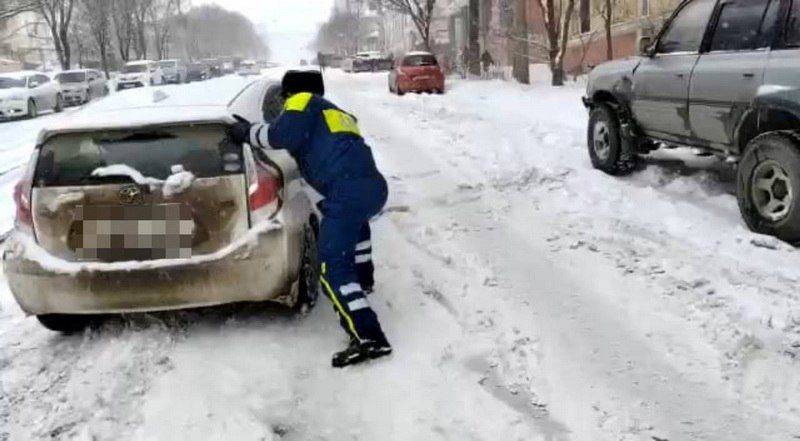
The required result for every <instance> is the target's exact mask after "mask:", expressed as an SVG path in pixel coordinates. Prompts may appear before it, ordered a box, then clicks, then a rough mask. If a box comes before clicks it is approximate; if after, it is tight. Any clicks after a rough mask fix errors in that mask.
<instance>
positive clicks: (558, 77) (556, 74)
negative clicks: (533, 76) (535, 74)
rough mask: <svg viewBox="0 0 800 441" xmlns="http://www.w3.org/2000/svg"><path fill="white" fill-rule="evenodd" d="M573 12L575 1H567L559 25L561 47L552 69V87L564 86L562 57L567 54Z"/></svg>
mask: <svg viewBox="0 0 800 441" xmlns="http://www.w3.org/2000/svg"><path fill="white" fill-rule="evenodd" d="M574 10H575V0H567V9H566V10H565V11H564V15H563V17H564V21H563V24H562V25H561V45H560V46H561V47H560V48H559V49H560V50H559V52H558V56H557V57H556V63H555V67H554V69H553V86H563V85H564V57H565V56H566V54H567V43H568V42H569V25H570V23H571V22H572V12H573V11H574Z"/></svg>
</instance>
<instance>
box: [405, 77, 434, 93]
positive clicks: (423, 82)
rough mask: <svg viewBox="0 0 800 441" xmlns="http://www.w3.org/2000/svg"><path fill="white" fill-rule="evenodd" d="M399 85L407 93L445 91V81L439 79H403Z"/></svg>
mask: <svg viewBox="0 0 800 441" xmlns="http://www.w3.org/2000/svg"><path fill="white" fill-rule="evenodd" d="M398 85H399V86H400V88H401V89H402V90H403V91H406V92H421V91H428V90H444V80H443V79H438V78H414V79H401V80H399V81H398Z"/></svg>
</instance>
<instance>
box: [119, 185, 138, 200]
mask: <svg viewBox="0 0 800 441" xmlns="http://www.w3.org/2000/svg"><path fill="white" fill-rule="evenodd" d="M119 200H120V202H122V203H123V204H126V205H142V204H144V193H143V192H142V189H141V188H139V187H138V186H137V185H126V186H124V187H122V189H121V190H120V191H119Z"/></svg>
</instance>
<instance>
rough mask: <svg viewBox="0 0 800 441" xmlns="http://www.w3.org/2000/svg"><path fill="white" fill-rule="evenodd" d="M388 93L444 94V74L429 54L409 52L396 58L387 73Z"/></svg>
mask: <svg viewBox="0 0 800 441" xmlns="http://www.w3.org/2000/svg"><path fill="white" fill-rule="evenodd" d="M389 92H392V93H396V94H398V95H402V94H404V93H406V92H436V93H444V72H442V69H440V68H439V62H438V61H436V57H435V56H434V55H433V54H431V53H429V52H409V53H407V54H405V55H403V56H402V57H400V58H398V59H397V61H396V62H395V67H394V69H392V71H391V72H389Z"/></svg>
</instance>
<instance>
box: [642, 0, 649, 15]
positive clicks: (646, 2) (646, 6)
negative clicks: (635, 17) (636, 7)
mask: <svg viewBox="0 0 800 441" xmlns="http://www.w3.org/2000/svg"><path fill="white" fill-rule="evenodd" d="M648 15H650V0H642V16H643V17H647V16H648Z"/></svg>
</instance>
